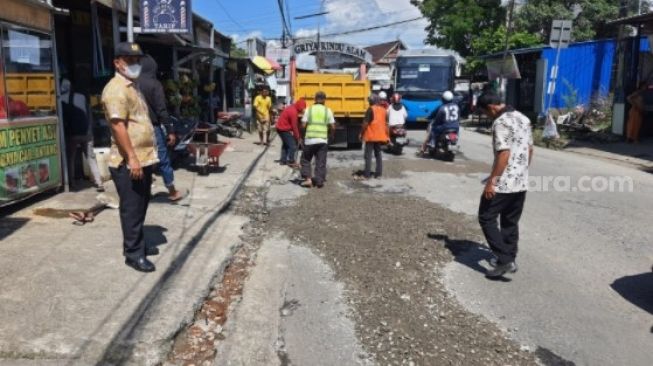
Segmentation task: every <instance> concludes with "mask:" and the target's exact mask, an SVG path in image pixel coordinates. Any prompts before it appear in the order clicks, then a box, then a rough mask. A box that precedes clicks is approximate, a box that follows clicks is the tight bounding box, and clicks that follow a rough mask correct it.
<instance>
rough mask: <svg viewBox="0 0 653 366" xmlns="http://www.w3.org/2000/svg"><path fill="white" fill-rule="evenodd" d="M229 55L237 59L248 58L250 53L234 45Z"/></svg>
mask: <svg viewBox="0 0 653 366" xmlns="http://www.w3.org/2000/svg"><path fill="white" fill-rule="evenodd" d="M229 55H230V56H231V57H236V58H247V56H248V53H247V51H246V50H244V49H242V48H240V47H237V46H236V45H235V44H234V43H232V44H231V50H230V51H229Z"/></svg>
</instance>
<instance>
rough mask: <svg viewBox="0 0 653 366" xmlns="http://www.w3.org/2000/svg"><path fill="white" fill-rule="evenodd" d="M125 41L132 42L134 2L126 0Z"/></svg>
mask: <svg viewBox="0 0 653 366" xmlns="http://www.w3.org/2000/svg"><path fill="white" fill-rule="evenodd" d="M127 42H129V43H133V42H134V4H133V0H127Z"/></svg>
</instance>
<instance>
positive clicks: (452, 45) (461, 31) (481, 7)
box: [411, 0, 506, 57]
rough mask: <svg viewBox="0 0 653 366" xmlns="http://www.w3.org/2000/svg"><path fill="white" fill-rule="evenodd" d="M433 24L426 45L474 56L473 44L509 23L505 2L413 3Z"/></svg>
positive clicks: (432, 0) (418, 0) (440, 0)
mask: <svg viewBox="0 0 653 366" xmlns="http://www.w3.org/2000/svg"><path fill="white" fill-rule="evenodd" d="M411 4H413V5H415V6H417V7H418V8H419V10H420V11H421V12H422V14H423V15H424V16H425V17H427V18H428V19H429V20H430V24H429V25H428V26H427V27H426V31H427V32H428V36H427V39H426V43H428V44H433V45H437V46H439V47H442V48H446V49H451V50H454V51H457V52H458V53H459V54H460V55H461V56H463V57H468V56H472V55H474V52H473V49H472V41H473V39H474V38H475V36H476V35H478V34H481V32H483V31H484V30H486V29H496V28H497V27H499V26H500V25H501V24H503V23H504V21H505V19H506V9H505V8H503V7H501V0H411Z"/></svg>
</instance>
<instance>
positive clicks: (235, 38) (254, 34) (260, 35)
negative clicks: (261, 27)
mask: <svg viewBox="0 0 653 366" xmlns="http://www.w3.org/2000/svg"><path fill="white" fill-rule="evenodd" d="M230 37H231V39H232V40H233V41H234V43H238V42H241V41H244V40H247V39H250V38H261V39H263V32H261V31H253V32H249V33H247V34H245V35H240V34H238V33H234V34H232V35H231V36H230Z"/></svg>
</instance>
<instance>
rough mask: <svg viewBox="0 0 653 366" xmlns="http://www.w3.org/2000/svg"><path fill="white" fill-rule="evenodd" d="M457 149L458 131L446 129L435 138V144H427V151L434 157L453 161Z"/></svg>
mask: <svg viewBox="0 0 653 366" xmlns="http://www.w3.org/2000/svg"><path fill="white" fill-rule="evenodd" d="M458 151H459V144H458V131H456V130H446V131H444V132H443V133H442V134H440V135H439V136H438V137H436V139H435V146H433V145H428V153H429V155H430V156H432V157H434V158H438V157H442V159H443V160H446V161H454V160H455V158H456V154H457V153H458Z"/></svg>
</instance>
